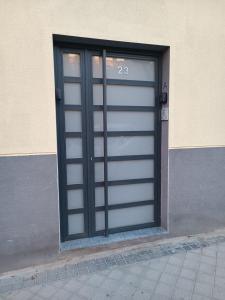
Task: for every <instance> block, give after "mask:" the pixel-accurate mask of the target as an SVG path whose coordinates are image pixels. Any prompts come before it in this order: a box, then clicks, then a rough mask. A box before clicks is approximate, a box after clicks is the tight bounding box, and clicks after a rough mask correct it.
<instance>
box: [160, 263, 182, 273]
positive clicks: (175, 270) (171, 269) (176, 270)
mask: <svg viewBox="0 0 225 300" xmlns="http://www.w3.org/2000/svg"><path fill="white" fill-rule="evenodd" d="M180 270H181V268H180V266H177V265H176V266H175V265H171V264H167V265H166V267H165V269H164V272H165V273H168V274H172V275H178V274H179V272H180Z"/></svg>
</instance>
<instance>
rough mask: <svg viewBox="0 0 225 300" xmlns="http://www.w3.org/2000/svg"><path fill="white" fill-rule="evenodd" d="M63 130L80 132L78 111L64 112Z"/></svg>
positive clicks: (79, 114)
mask: <svg viewBox="0 0 225 300" xmlns="http://www.w3.org/2000/svg"><path fill="white" fill-rule="evenodd" d="M65 131H66V132H81V113H80V112H79V111H66V112H65Z"/></svg>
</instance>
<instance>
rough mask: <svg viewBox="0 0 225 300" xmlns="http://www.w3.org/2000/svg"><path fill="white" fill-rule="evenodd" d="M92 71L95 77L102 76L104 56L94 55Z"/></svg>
mask: <svg viewBox="0 0 225 300" xmlns="http://www.w3.org/2000/svg"><path fill="white" fill-rule="evenodd" d="M92 72H93V77H94V78H102V57H100V56H92Z"/></svg>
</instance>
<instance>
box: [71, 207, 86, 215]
mask: <svg viewBox="0 0 225 300" xmlns="http://www.w3.org/2000/svg"><path fill="white" fill-rule="evenodd" d="M83 213H84V208H74V209H67V214H68V215H75V214H83Z"/></svg>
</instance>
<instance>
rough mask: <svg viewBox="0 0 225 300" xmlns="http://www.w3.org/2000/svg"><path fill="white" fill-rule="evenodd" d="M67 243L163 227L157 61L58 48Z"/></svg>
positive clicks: (63, 215) (62, 195)
mask: <svg viewBox="0 0 225 300" xmlns="http://www.w3.org/2000/svg"><path fill="white" fill-rule="evenodd" d="M55 74H56V100H57V101H56V103H57V104H56V107H57V130H58V159H59V188H60V213H61V237H62V241H65V240H70V239H76V238H82V237H89V236H95V235H108V234H109V233H115V232H121V231H127V230H134V229H141V228H147V227H151V226H156V225H158V224H159V216H160V213H159V210H160V203H159V198H160V195H159V190H160V118H159V112H160V110H159V101H158V84H159V83H158V77H159V74H158V59H157V57H154V56H149V55H142V56H140V55H135V54H133V53H132V54H131V53H126V52H125V53H123V52H118V51H116V52H113V51H110V50H108V49H107V50H105V49H100V50H98V51H96V50H90V49H86V48H80V49H79V48H77V49H74V48H69V49H68V48H67V49H65V48H56V49H55Z"/></svg>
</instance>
